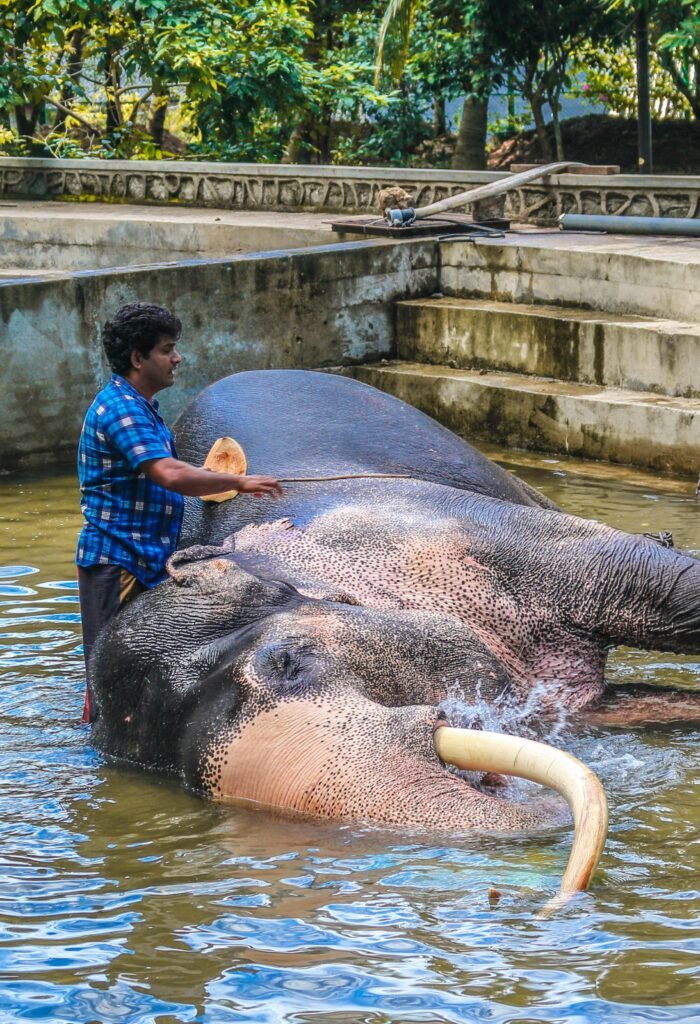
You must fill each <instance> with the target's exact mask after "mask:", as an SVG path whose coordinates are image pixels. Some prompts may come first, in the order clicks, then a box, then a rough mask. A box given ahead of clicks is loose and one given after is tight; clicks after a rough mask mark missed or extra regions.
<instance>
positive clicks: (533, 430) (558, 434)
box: [344, 362, 700, 476]
mask: <svg viewBox="0 0 700 1024" xmlns="http://www.w3.org/2000/svg"><path fill="white" fill-rule="evenodd" d="M344 372H345V373H346V374H348V375H350V376H353V377H354V378H355V379H357V380H361V381H363V382H364V383H365V384H371V385H372V386H373V387H377V388H379V389H380V390H382V391H386V392H388V393H390V394H392V395H395V396H396V397H397V398H401V399H403V400H404V401H405V402H408V403H409V404H410V405H414V406H416V407H417V408H418V409H421V410H422V411H423V412H426V413H428V415H430V416H433V417H434V418H435V419H437V420H439V421H440V422H441V423H444V424H445V426H447V427H449V428H450V429H451V430H454V431H455V432H456V433H458V434H461V435H462V436H463V437H466V438H471V437H474V438H484V439H486V440H488V441H491V442H493V443H495V444H501V445H506V446H511V447H516V448H526V449H527V448H531V449H538V450H540V451H548V452H561V453H565V454H569V455H577V456H580V457H582V458H591V459H607V460H608V461H610V462H619V463H625V464H627V465H632V466H643V467H646V468H654V469H658V470H660V471H662V472H667V473H676V474H679V475H687V476H697V472H698V455H699V454H700V399H693V398H670V397H668V396H665V395H652V394H649V393H644V392H636V391H625V390H617V389H613V388H605V387H596V386H591V385H586V384H573V383H563V382H561V381H554V380H546V379H544V378H542V377H533V376H524V375H521V374H506V373H494V372H490V373H489V372H485V371H466V370H453V369H450V368H447V367H444V366H441V367H438V366H427V365H425V364H423V363H406V362H389V363H382V364H374V365H366V366H357V367H352V368H349V369H346V370H345V371H344Z"/></svg>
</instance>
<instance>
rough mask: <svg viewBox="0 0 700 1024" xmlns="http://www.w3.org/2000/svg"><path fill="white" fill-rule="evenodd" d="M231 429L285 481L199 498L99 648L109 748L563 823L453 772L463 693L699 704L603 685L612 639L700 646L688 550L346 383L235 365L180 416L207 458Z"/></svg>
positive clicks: (201, 772)
mask: <svg viewBox="0 0 700 1024" xmlns="http://www.w3.org/2000/svg"><path fill="white" fill-rule="evenodd" d="M226 435H230V436H232V437H234V438H236V439H237V441H238V442H239V443H240V444H241V445H242V447H243V448H244V450H245V452H246V454H247V458H248V465H249V468H250V471H251V472H256V473H257V472H260V473H265V474H268V475H275V476H277V477H279V478H280V479H281V481H283V483H284V489H285V490H284V495H283V497H281V498H279V499H256V498H254V497H251V496H248V495H239V496H238V497H237V498H236V499H235V500H232V501H227V502H221V503H218V504H214V503H210V502H206V501H201V500H199V499H190V500H188V503H187V508H186V514H185V521H184V524H183V530H182V535H181V541H180V548H179V550H178V551H176V553H175V554H174V555H173V556H172V558H171V560H170V563H169V566H168V572H169V576H170V578H169V579H168V580H167V581H166V582H164V583H162V584H161V585H159V586H158V587H156V588H155V589H153V590H151V591H149V592H147V593H145V594H143V595H142V596H141V597H139V598H137V599H136V600H135V601H134V602H132V603H131V604H130V605H128V606H126V607H125V608H124V610H123V611H121V612H119V613H118V615H117V616H116V617H115V619H114V620H113V622H112V623H111V625H110V626H109V627H108V628H107V629H106V630H105V631H104V632H103V634H102V635H101V637H100V639H99V641H98V643H97V645H96V649H95V652H94V656H93V661H92V663H91V673H92V677H93V680H94V685H95V689H96V692H97V698H98V704H99V716H98V719H97V722H96V724H95V726H94V730H93V736H94V741H95V744H96V745H97V747H98V748H100V749H101V750H103V751H105V752H106V753H108V754H110V755H112V756H113V757H115V758H118V759H121V760H125V761H127V762H130V763H132V764H138V765H142V766H145V767H147V768H148V769H150V770H155V771H158V772H164V773H170V774H174V775H176V776H178V777H179V778H181V779H182V780H183V781H184V783H185V784H186V785H187V786H188V787H190V788H191V789H192V790H194V791H196V792H199V793H202V794H204V795H206V796H209V797H213V798H215V799H220V800H231V801H239V802H243V803H246V804H250V805H255V806H262V807H268V808H275V809H277V810H278V811H283V812H284V813H288V814H302V815H308V816H313V817H322V818H329V819H339V820H363V821H371V822H375V823H378V824H380V825H385V826H391V827H394V826H400V827H412V828H426V829H429V830H435V829H437V830H445V829H447V830H457V831H459V830H464V829H489V830H496V831H504V832H507V831H514V830H530V829H535V828H542V827H549V826H551V825H552V823H554V822H557V821H559V822H560V821H561V820H562V817H561V804H560V802H559V801H558V800H557V799H556V798H551V797H549V796H544V797H540V798H536V799H532V800H530V801H528V802H515V801H513V800H511V799H504V798H503V796H502V795H501V794H500V793H499V792H498V791H497V789H495V788H494V787H491V786H489V784H488V783H489V782H493V783H497V782H498V779H497V778H496V779H494V778H493V776H491V778H490V779H486V780H484V784H483V785H482V784H479V783H478V782H477V783H474V782H473V781H472V782H468V781H465V779H464V778H463V777H461V776H460V775H459V774H458V773H455V772H454V771H451V770H448V768H447V767H446V766H445V764H444V763H443V760H442V759H441V758H440V756H439V755H438V754H437V753H436V741H435V736H436V735H438V736H439V735H440V732H441V730H442V729H449V727H450V723H449V722H448V721H447V719H446V714H445V710H444V707H443V705H444V702H445V698H446V696H447V695H448V692H451V690H452V688H454V686H455V685H458V686H459V688H460V692H461V693H463V695H464V697H465V700H466V702H467V704H478V703H479V702H481V704H482V705H483V704H486V705H488V704H499V703H500V704H503V703H504V702H507V703H508V704H509V705H510V706H515V707H518V706H520V707H529V708H530V711H531V714H532V716H533V717H534V718H535V719H536V720H538V721H539V720H544V719H546V718H547V716H552V715H556V714H560V713H561V712H562V710H563V711H564V712H566V714H567V715H568V716H570V717H571V719H572V720H573V721H576V720H583V721H587V722H588V723H589V724H590V723H593V724H596V725H615V724H621V725H636V724H641V723H644V722H646V721H661V722H670V721H684V720H691V719H693V720H697V719H698V718H700V699H698V697H696V696H695V695H693V694H692V693H683V692H682V691H677V692H675V691H673V692H670V691H657V690H654V689H652V688H647V689H645V688H643V687H636V688H635V687H627V686H626V687H619V688H617V689H615V688H614V687H611V686H608V685H607V684H606V682H605V678H604V670H605V661H606V657H607V655H608V653H609V651H610V650H611V649H612V648H613V647H614V646H616V645H618V644H628V645H634V646H637V647H642V648H648V649H652V648H653V649H660V650H666V651H677V652H697V651H698V650H700V562H699V561H698V560H697V559H695V558H693V557H691V556H690V555H689V554H686V553H683V552H680V551H676V550H673V549H669V548H666V547H664V546H662V545H660V544H658V543H656V542H655V541H654V540H653V539H651V538H649V537H646V536H633V535H629V534H625V533H622V532H620V531H617V530H614V529H611V528H610V527H607V526H604V525H602V524H600V523H597V522H593V521H587V520H583V519H580V518H577V517H575V516H571V515H568V514H566V513H565V512H563V511H562V510H560V509H559V508H557V506H555V505H554V504H553V503H552V502H551V501H549V500H548V499H546V498H545V497H544V496H543V495H542V494H540V493H539V492H538V491H536V490H535V489H533V488H531V487H530V486H528V485H527V484H526V483H524V482H523V481H521V480H519V479H518V478H517V477H515V476H513V475H512V474H510V473H508V472H506V471H505V470H503V469H501V468H500V467H498V466H497V465H495V464H494V463H492V462H490V461H489V460H488V459H486V458H485V457H484V456H482V455H481V454H480V453H479V452H478V451H477V450H476V449H474V448H473V447H471V446H470V445H469V444H468V443H467V442H466V441H464V440H462V439H460V438H458V437H457V436H455V435H453V434H452V433H450V432H449V431H448V430H446V429H445V428H444V427H442V426H440V425H439V424H438V423H436V422H435V421H434V420H432V419H430V418H429V417H428V416H426V415H424V414H423V413H421V412H419V411H417V410H416V409H414V408H412V407H410V406H408V405H406V404H405V403H403V402H401V401H399V400H398V399H396V398H393V397H391V396H388V395H386V394H384V393H382V392H379V391H377V390H375V389H373V388H370V387H368V386H367V385H364V384H362V383H359V382H358V381H355V380H353V379H351V378H349V377H346V376H342V375H338V374H332V373H323V372H312V371H302V370H264V371H249V372H243V373H237V374H233V375H232V376H229V377H226V378H224V379H222V380H220V381H218V382H216V383H214V384H212V385H211V386H210V387H208V388H206V389H205V390H204V391H203V392H202V393H201V394H200V395H199V396H198V397H197V398H196V399H195V400H194V401H193V402H192V403H191V404H190V405H189V406H188V407H187V409H186V410H185V411H184V412H183V413H182V414H181V416H180V417H179V419H178V420H177V423H176V424H175V436H176V441H177V445H178V450H179V452H180V454H181V457H183V458H184V459H186V460H187V461H188V462H190V463H193V464H201V463H202V462H203V461H204V459H205V456H206V455H207V453H208V451H209V450H210V448H211V446H212V444H213V443H214V442H215V441H216V439H217V438H219V437H221V436H226ZM472 724H473V725H475V726H476V727H477V728H478V727H479V725H480V723H479V722H474V723H472ZM563 756H565V755H563ZM495 767H496V769H497V767H498V766H497V765H496V766H495Z"/></svg>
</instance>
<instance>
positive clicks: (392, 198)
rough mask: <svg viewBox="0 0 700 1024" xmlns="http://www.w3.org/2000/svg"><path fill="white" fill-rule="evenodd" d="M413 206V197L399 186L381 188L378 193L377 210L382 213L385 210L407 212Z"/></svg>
mask: <svg viewBox="0 0 700 1024" xmlns="http://www.w3.org/2000/svg"><path fill="white" fill-rule="evenodd" d="M412 205H413V196H412V195H411V193H410V192H407V191H406V189H405V188H401V186H400V185H394V186H392V188H383V189H382V190H381V192H380V193H379V208H380V210H381V211H382V213H386V211H387V210H407V209H408V208H409V207H410V206H412Z"/></svg>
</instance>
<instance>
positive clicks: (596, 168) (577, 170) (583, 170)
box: [508, 164, 620, 174]
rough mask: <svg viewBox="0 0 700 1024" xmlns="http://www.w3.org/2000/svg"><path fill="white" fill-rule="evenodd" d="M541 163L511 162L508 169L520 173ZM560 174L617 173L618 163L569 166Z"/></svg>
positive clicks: (512, 172) (530, 169)
mask: <svg viewBox="0 0 700 1024" xmlns="http://www.w3.org/2000/svg"><path fill="white" fill-rule="evenodd" d="M541 166H542V165H541V164H511V165H510V167H509V168H508V170H509V171H510V172H511V174H520V173H521V171H534V170H535V168H536V167H541ZM558 173H560V174H619V173H620V165H619V164H586V165H585V166H584V167H575V166H571V167H570V168H569V169H568V170H566V171H559V172H558Z"/></svg>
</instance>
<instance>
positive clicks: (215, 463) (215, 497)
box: [202, 437, 248, 502]
mask: <svg viewBox="0 0 700 1024" xmlns="http://www.w3.org/2000/svg"><path fill="white" fill-rule="evenodd" d="M202 468H203V469H210V470H211V471H212V472H214V473H232V474H233V475H234V476H245V474H246V471H247V469H248V460H247V459H246V457H245V452H244V451H243V449H242V448H241V446H240V445H239V443H238V441H234V439H233V438H232V437H220V438H218V439H217V440H216V441H214V444H213V445H212V446H211V448H210V449H209V454H208V455H207V457H206V459H205V460H204V465H203V467H202ZM237 494H238V491H235V490H230V491H222V492H221V494H203V495H202V501H217V502H218V501H229V500H230V499H231V498H235V497H236V495H237Z"/></svg>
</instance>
